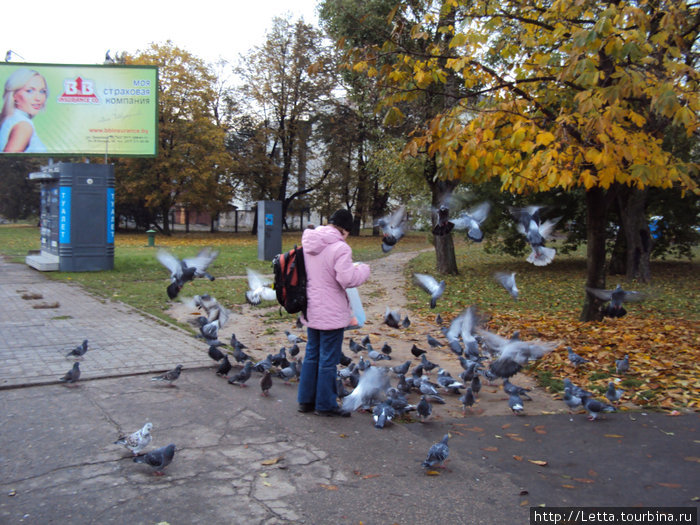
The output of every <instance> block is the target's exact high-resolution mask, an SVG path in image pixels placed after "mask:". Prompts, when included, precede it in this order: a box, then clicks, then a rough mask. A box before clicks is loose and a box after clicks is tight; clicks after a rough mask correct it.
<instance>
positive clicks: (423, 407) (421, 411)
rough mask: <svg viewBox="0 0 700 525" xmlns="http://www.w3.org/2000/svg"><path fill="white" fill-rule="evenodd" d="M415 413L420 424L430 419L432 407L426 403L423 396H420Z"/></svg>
mask: <svg viewBox="0 0 700 525" xmlns="http://www.w3.org/2000/svg"><path fill="white" fill-rule="evenodd" d="M416 413H417V414H418V416H419V417H420V419H421V423H422V422H424V421H425V420H426V419H428V418H429V417H430V414H432V413H433V406H432V405H431V404H430V403H429V402H428V400H427V399H426V398H425V396H424V395H423V396H421V398H420V401H418V404H417V405H416Z"/></svg>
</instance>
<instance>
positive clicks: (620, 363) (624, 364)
mask: <svg viewBox="0 0 700 525" xmlns="http://www.w3.org/2000/svg"><path fill="white" fill-rule="evenodd" d="M629 369H630V357H629V355H627V354H625V357H623V358H622V359H616V360H615V370H616V371H617V373H618V374H626V373H627V372H629Z"/></svg>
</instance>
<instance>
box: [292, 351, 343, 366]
mask: <svg viewBox="0 0 700 525" xmlns="http://www.w3.org/2000/svg"><path fill="white" fill-rule="evenodd" d="M292 348H293V347H292ZM297 353H298V351H297ZM292 361H296V359H294V358H292ZM350 363H352V358H350V357H348V356H346V355H345V354H344V353H343V352H340V364H341V365H343V366H348V365H349V364H350Z"/></svg>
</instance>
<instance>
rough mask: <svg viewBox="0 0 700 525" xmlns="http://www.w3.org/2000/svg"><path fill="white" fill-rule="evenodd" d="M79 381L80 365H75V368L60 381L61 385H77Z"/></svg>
mask: <svg viewBox="0 0 700 525" xmlns="http://www.w3.org/2000/svg"><path fill="white" fill-rule="evenodd" d="M78 379H80V363H73V368H71V369H70V370H68V372H66V375H64V376H63V377H62V378H60V379H59V381H60V382H61V383H75V382H76V381H78Z"/></svg>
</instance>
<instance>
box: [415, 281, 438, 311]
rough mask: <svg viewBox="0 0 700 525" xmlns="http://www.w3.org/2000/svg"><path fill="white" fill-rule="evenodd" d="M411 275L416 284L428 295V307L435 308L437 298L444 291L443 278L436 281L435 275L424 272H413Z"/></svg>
mask: <svg viewBox="0 0 700 525" xmlns="http://www.w3.org/2000/svg"><path fill="white" fill-rule="evenodd" d="M413 277H414V278H415V280H416V282H417V283H418V286H420V287H421V288H422V289H423V290H425V291H426V292H427V293H428V294H429V295H430V308H435V306H436V305H437V301H438V299H440V297H442V294H443V293H444V292H445V281H444V279H443V280H442V281H440V282H438V280H437V279H436V278H435V277H433V276H432V275H428V274H425V273H414V274H413Z"/></svg>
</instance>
